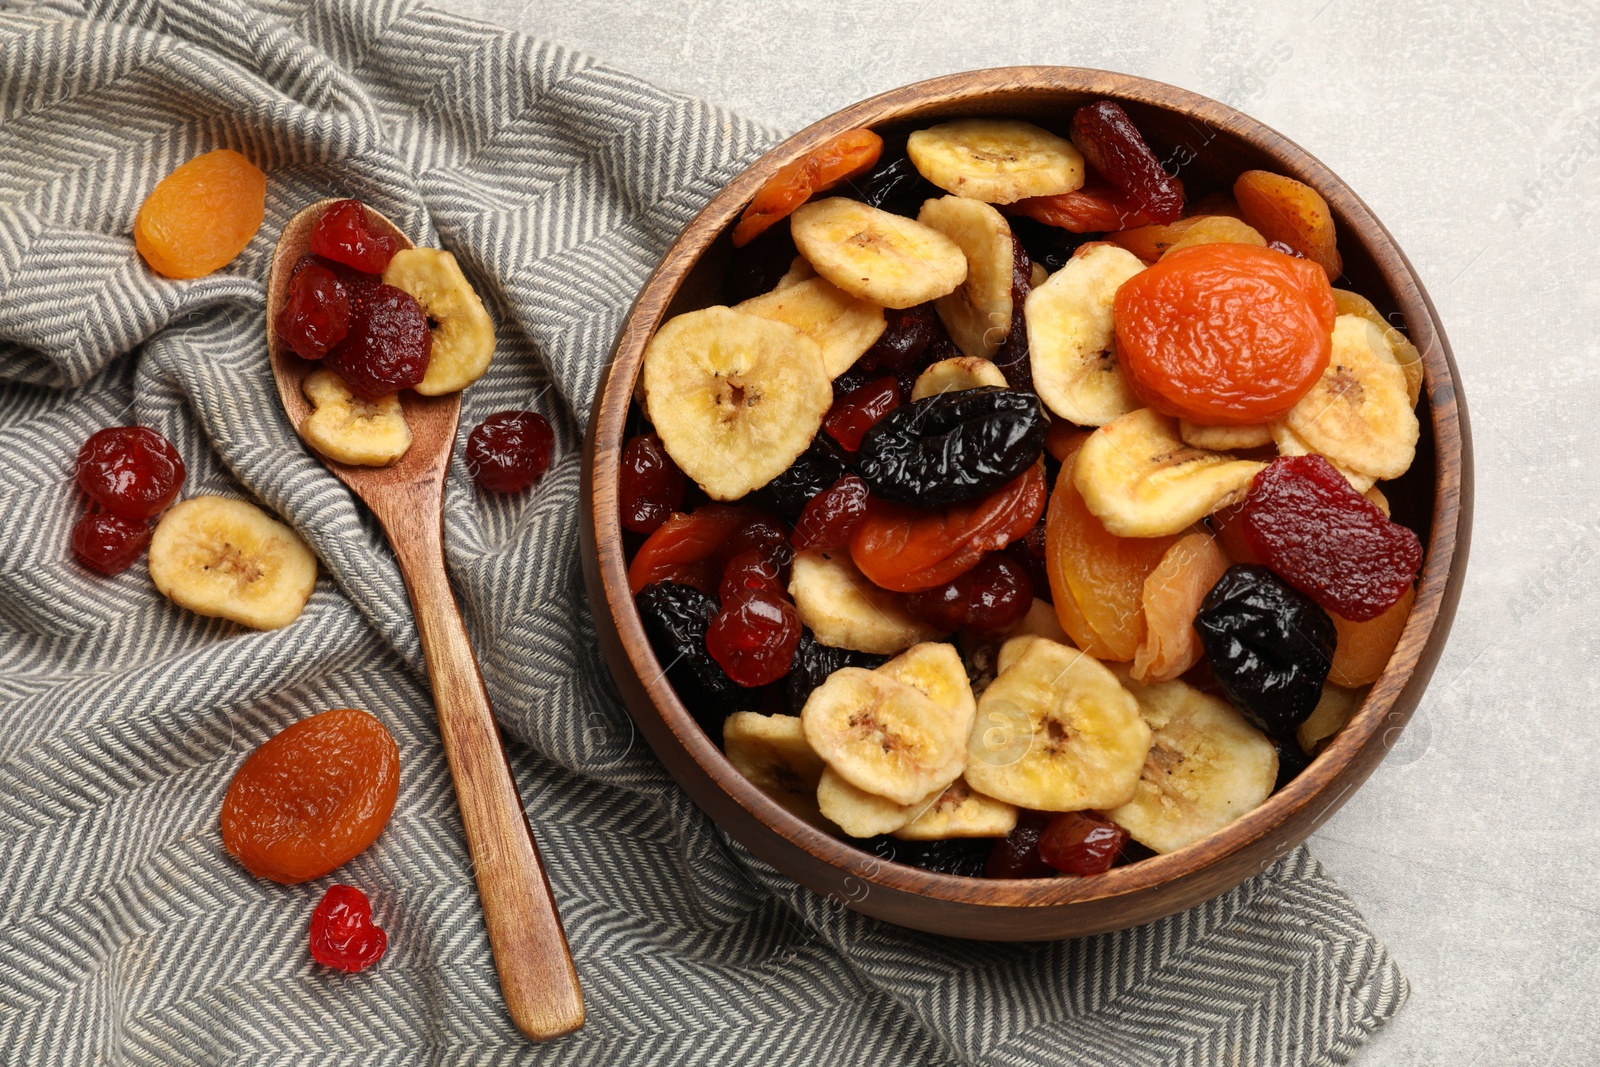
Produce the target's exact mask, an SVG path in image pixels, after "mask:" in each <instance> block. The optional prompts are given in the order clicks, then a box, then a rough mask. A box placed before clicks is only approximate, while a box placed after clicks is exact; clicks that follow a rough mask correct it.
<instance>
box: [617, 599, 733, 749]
mask: <svg viewBox="0 0 1600 1067" xmlns="http://www.w3.org/2000/svg"><path fill="white" fill-rule="evenodd" d="M634 605H635V606H636V607H637V608H638V609H639V619H640V621H641V622H642V623H644V632H645V636H646V637H648V638H649V639H650V647H651V648H652V649H654V650H655V654H656V660H657V661H658V662H659V663H660V664H661V669H662V673H663V674H665V675H666V678H667V681H668V682H669V683H671V685H672V688H673V690H674V691H675V692H676V693H677V694H678V698H679V699H680V700H682V701H683V706H684V707H685V708H687V709H688V710H689V714H690V715H692V716H694V720H695V721H696V722H697V723H699V724H700V726H701V728H703V729H704V730H705V732H706V733H708V734H710V735H711V737H712V738H714V739H715V740H718V741H720V740H721V739H722V720H723V719H725V718H727V717H728V716H729V715H731V714H733V713H734V712H735V711H738V710H739V687H738V686H737V685H735V684H734V681H733V679H732V678H729V677H728V675H727V673H726V672H725V671H723V669H722V667H721V665H719V664H718V663H717V661H716V660H714V659H712V658H711V654H710V653H709V652H708V651H707V650H706V630H707V628H709V627H710V625H711V620H712V619H714V618H716V616H717V613H718V612H719V611H720V610H721V605H720V604H719V603H718V602H717V598H716V597H714V596H711V595H710V594H708V593H704V592H701V591H700V590H699V589H696V588H694V587H693V586H689V585H682V584H679V583H678V582H656V583H655V584H653V585H647V586H645V587H644V589H642V590H641V591H640V592H639V593H638V594H637V595H636V596H635V597H634Z"/></svg>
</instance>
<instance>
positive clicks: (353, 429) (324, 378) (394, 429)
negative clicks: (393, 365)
mask: <svg viewBox="0 0 1600 1067" xmlns="http://www.w3.org/2000/svg"><path fill="white" fill-rule="evenodd" d="M300 388H301V391H302V392H304V393H305V394H306V399H307V400H309V401H311V413H310V414H309V415H307V416H306V417H305V418H304V419H302V420H301V421H300V436H301V437H303V438H305V440H306V443H307V444H309V445H311V447H312V448H315V449H316V450H317V451H318V452H321V453H322V454H323V455H324V456H326V457H327V458H329V459H331V460H336V461H337V462H339V463H349V464H353V465H355V466H361V467H386V466H388V465H389V464H391V463H393V462H395V461H396V460H398V459H399V458H400V457H401V456H403V455H405V454H406V450H407V449H409V448H410V447H411V428H410V427H409V426H407V425H406V419H405V415H404V414H402V413H401V410H400V398H399V397H396V396H386V397H382V398H381V399H378V400H363V399H361V398H360V397H358V396H356V395H355V394H354V393H352V392H351V391H350V387H349V386H348V385H346V384H345V381H344V379H343V378H340V377H339V376H338V375H337V374H335V373H333V372H332V371H331V370H328V369H327V368H326V367H323V368H319V369H317V370H315V371H312V372H311V373H310V374H308V375H307V376H306V380H305V381H304V382H303V383H301V386H300Z"/></svg>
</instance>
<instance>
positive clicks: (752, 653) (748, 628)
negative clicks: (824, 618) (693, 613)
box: [706, 586, 800, 689]
mask: <svg viewBox="0 0 1600 1067" xmlns="http://www.w3.org/2000/svg"><path fill="white" fill-rule="evenodd" d="M799 643H800V616H799V614H798V613H797V612H796V611H795V608H794V604H792V603H791V602H790V601H789V598H788V597H786V596H784V595H783V594H782V593H780V592H778V591H777V590H776V589H775V588H773V587H771V586H767V587H763V588H757V589H747V590H746V591H745V595H744V596H743V597H741V598H740V599H738V600H734V601H724V602H723V604H722V610H721V611H719V612H718V613H717V617H716V618H714V619H712V620H711V625H710V627H708V628H707V629H706V651H708V652H710V653H711V658H712V659H714V660H716V661H717V663H718V664H720V665H721V667H722V669H723V670H724V671H726V672H727V674H728V677H729V678H732V679H733V680H734V681H735V682H737V683H738V684H739V685H742V686H744V687H745V688H746V689H754V688H755V687H756V686H759V685H766V684H767V683H768V682H775V681H777V680H778V679H779V678H782V677H783V676H784V675H785V674H788V673H789V665H790V664H791V663H792V662H793V661H794V650H795V646H796V645H798V644H799Z"/></svg>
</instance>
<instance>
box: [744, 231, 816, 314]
mask: <svg viewBox="0 0 1600 1067" xmlns="http://www.w3.org/2000/svg"><path fill="white" fill-rule="evenodd" d="M799 254H800V252H799V250H797V249H796V248H795V246H794V238H792V237H790V236H789V224H788V223H784V224H783V225H781V226H774V227H772V228H771V229H770V230H768V231H767V232H766V233H763V234H762V235H761V236H760V237H757V238H756V239H755V240H754V241H751V242H750V243H749V244H747V245H745V246H744V247H743V248H736V249H734V250H733V256H732V258H730V259H729V260H728V277H727V286H728V292H729V294H730V295H731V296H732V298H733V301H734V302H735V303H738V302H739V301H741V300H749V299H750V298H751V297H753V296H760V295H761V294H763V293H770V292H772V287H773V286H775V285H777V284H778V279H779V278H782V277H783V276H784V275H785V274H787V273H788V272H789V267H790V265H791V264H793V263H794V257H795V256H798V255H799Z"/></svg>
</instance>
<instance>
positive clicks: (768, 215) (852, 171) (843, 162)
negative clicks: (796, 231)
mask: <svg viewBox="0 0 1600 1067" xmlns="http://www.w3.org/2000/svg"><path fill="white" fill-rule="evenodd" d="M882 152H883V138H882V137H879V136H878V135H877V134H875V133H873V132H872V131H871V130H846V131H845V132H844V133H841V134H840V135H839V136H837V137H835V138H834V139H833V140H831V141H828V142H827V143H825V144H821V145H818V146H817V147H816V148H813V149H812V150H811V151H809V152H807V153H806V154H805V155H803V156H801V157H800V158H799V159H797V160H795V161H794V162H793V163H790V164H788V165H787V166H785V167H783V168H781V169H780V170H779V171H778V173H776V174H774V175H773V176H772V177H770V178H768V179H767V182H766V184H765V185H763V186H762V187H761V188H760V189H759V190H757V192H756V195H755V196H754V198H752V199H751V201H750V206H749V207H747V208H745V209H744V214H743V215H741V216H740V217H739V224H738V225H737V226H735V227H734V228H733V247H735V248H743V247H744V246H745V245H747V244H749V243H750V242H751V241H754V240H755V239H756V238H757V237H760V236H761V235H762V234H763V233H765V232H766V231H767V228H768V227H770V226H771V225H772V224H773V223H775V222H777V221H779V220H780V219H784V218H787V217H788V216H789V215H790V213H791V212H793V211H794V209H795V208H797V207H799V206H800V205H801V204H803V203H805V202H806V201H807V200H809V199H810V198H811V196H812V194H813V193H820V192H822V191H823V190H824V189H832V188H833V187H834V186H835V185H838V184H839V183H840V182H845V181H849V180H850V179H851V178H854V177H856V176H857V175H858V174H861V173H863V172H864V171H866V170H867V168H869V167H871V166H872V165H873V164H874V163H876V162H877V161H878V156H879V155H880V154H881V153H882Z"/></svg>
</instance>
